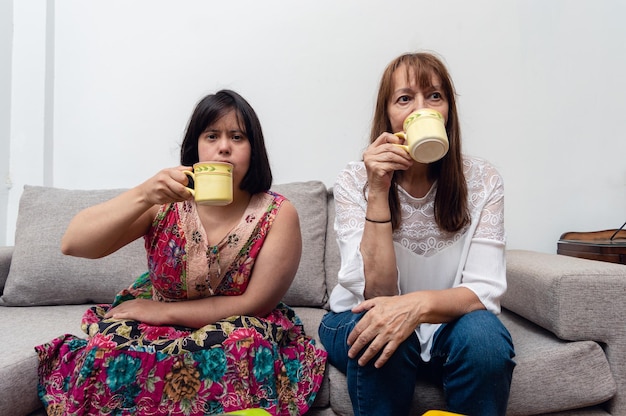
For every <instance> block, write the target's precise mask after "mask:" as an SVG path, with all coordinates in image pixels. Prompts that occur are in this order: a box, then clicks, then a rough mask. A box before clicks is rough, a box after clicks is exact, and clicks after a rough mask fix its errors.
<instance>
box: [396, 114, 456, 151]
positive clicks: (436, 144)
mask: <svg viewBox="0 0 626 416" xmlns="http://www.w3.org/2000/svg"><path fill="white" fill-rule="evenodd" d="M403 128H404V131H403V132H399V133H394V134H395V135H396V136H398V137H400V138H402V139H404V140H405V142H406V144H405V145H401V144H398V145H396V146H400V147H402V148H403V149H404V150H406V151H407V152H408V153H409V154H410V155H411V157H412V158H413V159H414V160H416V161H418V162H421V163H431V162H435V161H437V160H439V159H441V158H442V157H444V156H445V155H446V153H448V147H449V144H448V135H447V134H446V124H445V120H444V119H443V116H442V115H441V113H440V112H439V111H436V110H432V109H430V108H423V109H421V110H417V111H414V112H413V113H411V114H410V115H409V116H408V117H407V118H406V119H405V120H404V123H403Z"/></svg>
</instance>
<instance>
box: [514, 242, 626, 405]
mask: <svg viewBox="0 0 626 416" xmlns="http://www.w3.org/2000/svg"><path fill="white" fill-rule="evenodd" d="M507 280H508V285H509V289H508V291H507V294H506V295H505V297H504V299H503V301H502V305H503V306H504V307H506V308H508V309H510V310H512V311H514V312H516V313H517V314H519V315H521V316H523V317H524V318H526V319H528V320H530V321H532V322H535V323H537V324H538V325H540V326H541V327H543V328H545V329H547V330H548V331H551V332H552V333H554V334H555V335H556V336H557V337H559V338H560V339H563V340H572V341H576V340H592V341H596V342H598V343H601V345H603V346H604V353H605V354H606V356H607V358H608V360H609V365H610V368H611V371H612V373H613V377H614V379H615V383H616V384H617V393H616V395H615V397H613V398H612V399H611V401H610V402H609V409H610V410H611V411H613V412H616V411H619V412H622V413H621V414H626V324H625V320H624V316H625V315H626V266H624V265H619V264H612V263H606V262H600V261H594V260H584V259H579V258H574V257H568V256H561V255H554V254H545V253H535V252H531V251H525V250H512V251H510V252H508V253H507ZM590 380H594V383H595V379H590Z"/></svg>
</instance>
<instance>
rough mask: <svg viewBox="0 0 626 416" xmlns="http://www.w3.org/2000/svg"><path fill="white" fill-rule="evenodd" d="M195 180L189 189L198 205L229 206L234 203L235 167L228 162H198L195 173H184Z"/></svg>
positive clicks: (194, 169)
mask: <svg viewBox="0 0 626 416" xmlns="http://www.w3.org/2000/svg"><path fill="white" fill-rule="evenodd" d="M183 173H185V175H187V176H189V177H190V178H192V179H193V183H194V186H193V189H191V188H189V187H187V189H188V190H189V192H191V194H192V195H193V197H194V199H195V200H196V202H197V203H198V204H201V205H228V204H230V203H231V202H233V165H232V164H230V163H227V162H198V163H196V164H194V165H193V172H192V171H189V170H185V171H183Z"/></svg>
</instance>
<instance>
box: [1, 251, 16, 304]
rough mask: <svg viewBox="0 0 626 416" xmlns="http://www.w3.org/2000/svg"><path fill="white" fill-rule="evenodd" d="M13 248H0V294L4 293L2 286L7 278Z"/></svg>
mask: <svg viewBox="0 0 626 416" xmlns="http://www.w3.org/2000/svg"><path fill="white" fill-rule="evenodd" d="M13 250H14V247H13V246H11V247H0V293H2V292H3V291H4V284H5V283H6V281H7V277H9V268H10V267H9V266H11V258H12V257H13Z"/></svg>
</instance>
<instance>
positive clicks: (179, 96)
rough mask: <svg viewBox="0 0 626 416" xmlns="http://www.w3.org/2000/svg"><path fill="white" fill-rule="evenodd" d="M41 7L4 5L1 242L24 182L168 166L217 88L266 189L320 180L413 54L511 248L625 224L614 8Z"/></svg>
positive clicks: (511, 4)
mask: <svg viewBox="0 0 626 416" xmlns="http://www.w3.org/2000/svg"><path fill="white" fill-rule="evenodd" d="M42 3H43V5H42ZM42 3H38V4H36V5H33V2H18V1H15V2H14V24H15V31H14V38H15V39H14V42H13V48H14V52H13V79H12V86H13V101H12V108H11V111H12V118H11V120H12V126H11V149H12V151H11V178H12V180H13V183H14V186H13V188H12V189H11V190H10V198H9V207H8V216H7V217H8V218H7V230H8V232H7V235H8V237H7V243H8V244H11V243H12V241H13V235H14V224H15V219H16V215H17V204H18V200H19V195H20V193H21V189H22V187H23V185H24V184H26V183H27V184H35V185H37V184H44V183H45V182H46V181H47V182H49V183H48V184H51V185H53V186H57V187H63V188H78V189H90V188H108V187H130V186H133V185H135V184H137V183H139V182H140V181H143V180H144V179H146V178H147V177H148V176H151V175H152V174H154V173H155V172H156V171H158V170H159V169H161V168H163V167H166V166H173V165H176V164H177V162H178V145H179V143H180V141H181V139H182V135H183V131H184V128H185V125H186V122H187V120H188V117H189V115H190V113H191V111H192V109H193V107H194V105H195V103H196V102H197V100H198V99H200V98H201V97H202V96H204V95H205V94H207V93H211V92H215V91H216V90H218V89H220V88H232V89H234V90H236V91H238V92H240V93H241V94H242V95H243V96H244V97H246V98H247V99H248V100H249V101H250V103H251V104H252V106H253V107H254V108H255V109H256V110H257V112H258V114H259V117H260V119H261V122H262V124H263V128H264V132H265V136H266V140H267V145H268V149H269V152H270V159H271V162H272V165H273V170H274V176H275V182H276V183H284V182H290V181H305V180H314V179H319V180H322V181H323V182H324V183H326V184H327V185H328V186H331V185H332V184H333V181H334V179H335V176H336V174H337V173H338V171H339V170H340V169H341V168H342V167H343V166H344V165H345V164H346V163H347V162H348V161H350V160H354V159H359V158H360V155H361V152H362V150H363V148H364V147H365V146H366V144H367V135H368V131H369V123H370V120H371V115H372V111H373V101H374V97H375V94H376V89H377V86H378V81H379V77H380V75H381V73H382V70H383V68H384V66H385V65H386V64H387V63H388V62H389V61H390V60H391V59H392V58H394V57H395V56H397V55H399V54H400V53H403V52H405V51H415V50H423V49H426V50H434V51H437V52H438V53H440V54H441V55H442V56H443V57H444V58H445V61H446V62H447V64H448V66H449V69H450V71H451V73H452V76H453V78H454V80H455V83H456V87H457V90H458V93H459V95H460V96H459V99H458V102H459V106H460V115H461V121H462V128H463V134H464V146H465V151H466V152H467V153H470V154H473V155H477V156H482V157H485V158H487V159H488V160H490V161H491V162H492V163H494V164H495V165H496V166H497V168H498V169H499V170H500V172H501V173H502V175H503V176H504V180H505V187H506V228H507V234H508V247H509V248H523V249H532V250H538V251H544V252H555V250H556V241H557V240H558V237H559V235H560V234H561V233H562V232H565V231H572V230H577V231H589V230H599V229H606V228H616V227H619V226H620V225H621V224H622V222H624V220H626V163H624V158H623V155H624V154H626V140H623V139H622V137H621V134H622V132H624V131H625V130H626V117H623V116H622V112H623V111H624V110H625V109H626V105H625V104H626V85H625V81H624V76H623V74H625V73H626V53H625V52H626V50H625V49H626V43H625V42H624V39H625V36H626V29H625V28H624V25H623V24H622V22H623V20H624V18H625V17H626V3H624V2H621V1H619V0H615V1H609V0H600V1H593V2H591V1H585V0H551V1H543V0H541V1H540V0H519V1H501V0H474V1H471V2H468V1H465V0H444V1H438V2H432V1H424V0H406V1H399V0H398V1H390V2H379V1H373V0H361V1H357V0H343V1H334V0H315V1H300V2H287V1H277V0H265V1H263V2H258V1H254V0H240V1H237V2H205V1H201V0H187V1H182V2H172V1H155V0H137V1H134V2H126V1H121V0H108V1H91V2H84V1H82V0H56V1H50V2H48V5H49V6H48V9H45V3H44V2H42ZM27 4H28V5H27ZM50 7H52V8H50ZM41 9H44V10H41ZM51 12H52V16H53V18H52V19H51V18H50V17H49V16H50V13H51ZM47 13H48V19H47V20H46V14H47ZM51 29H52V30H51ZM51 36H52V38H53V41H52V42H51V41H50V37H51ZM46 39H48V40H47V41H46ZM46 42H47V43H46ZM42 49H43V50H42ZM51 57H53V59H52V60H51ZM51 62H52V63H51ZM27 68H31V69H30V71H27V70H26V69H27ZM32 68H35V69H32ZM51 75H52V76H51ZM46 76H47V77H48V83H47V84H46ZM50 79H54V82H53V85H52V86H51V85H49V84H50V82H52V81H51V80H50ZM50 95H53V101H50V103H51V104H50V105H47V106H46V105H45V103H46V101H45V100H46V97H48V99H49V98H50ZM32 116H35V118H34V120H33V119H32ZM46 146H49V149H52V151H51V150H46V149H47V147H46ZM16 149H23V151H18V150H16ZM50 153H52V154H50ZM46 158H48V159H46Z"/></svg>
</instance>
